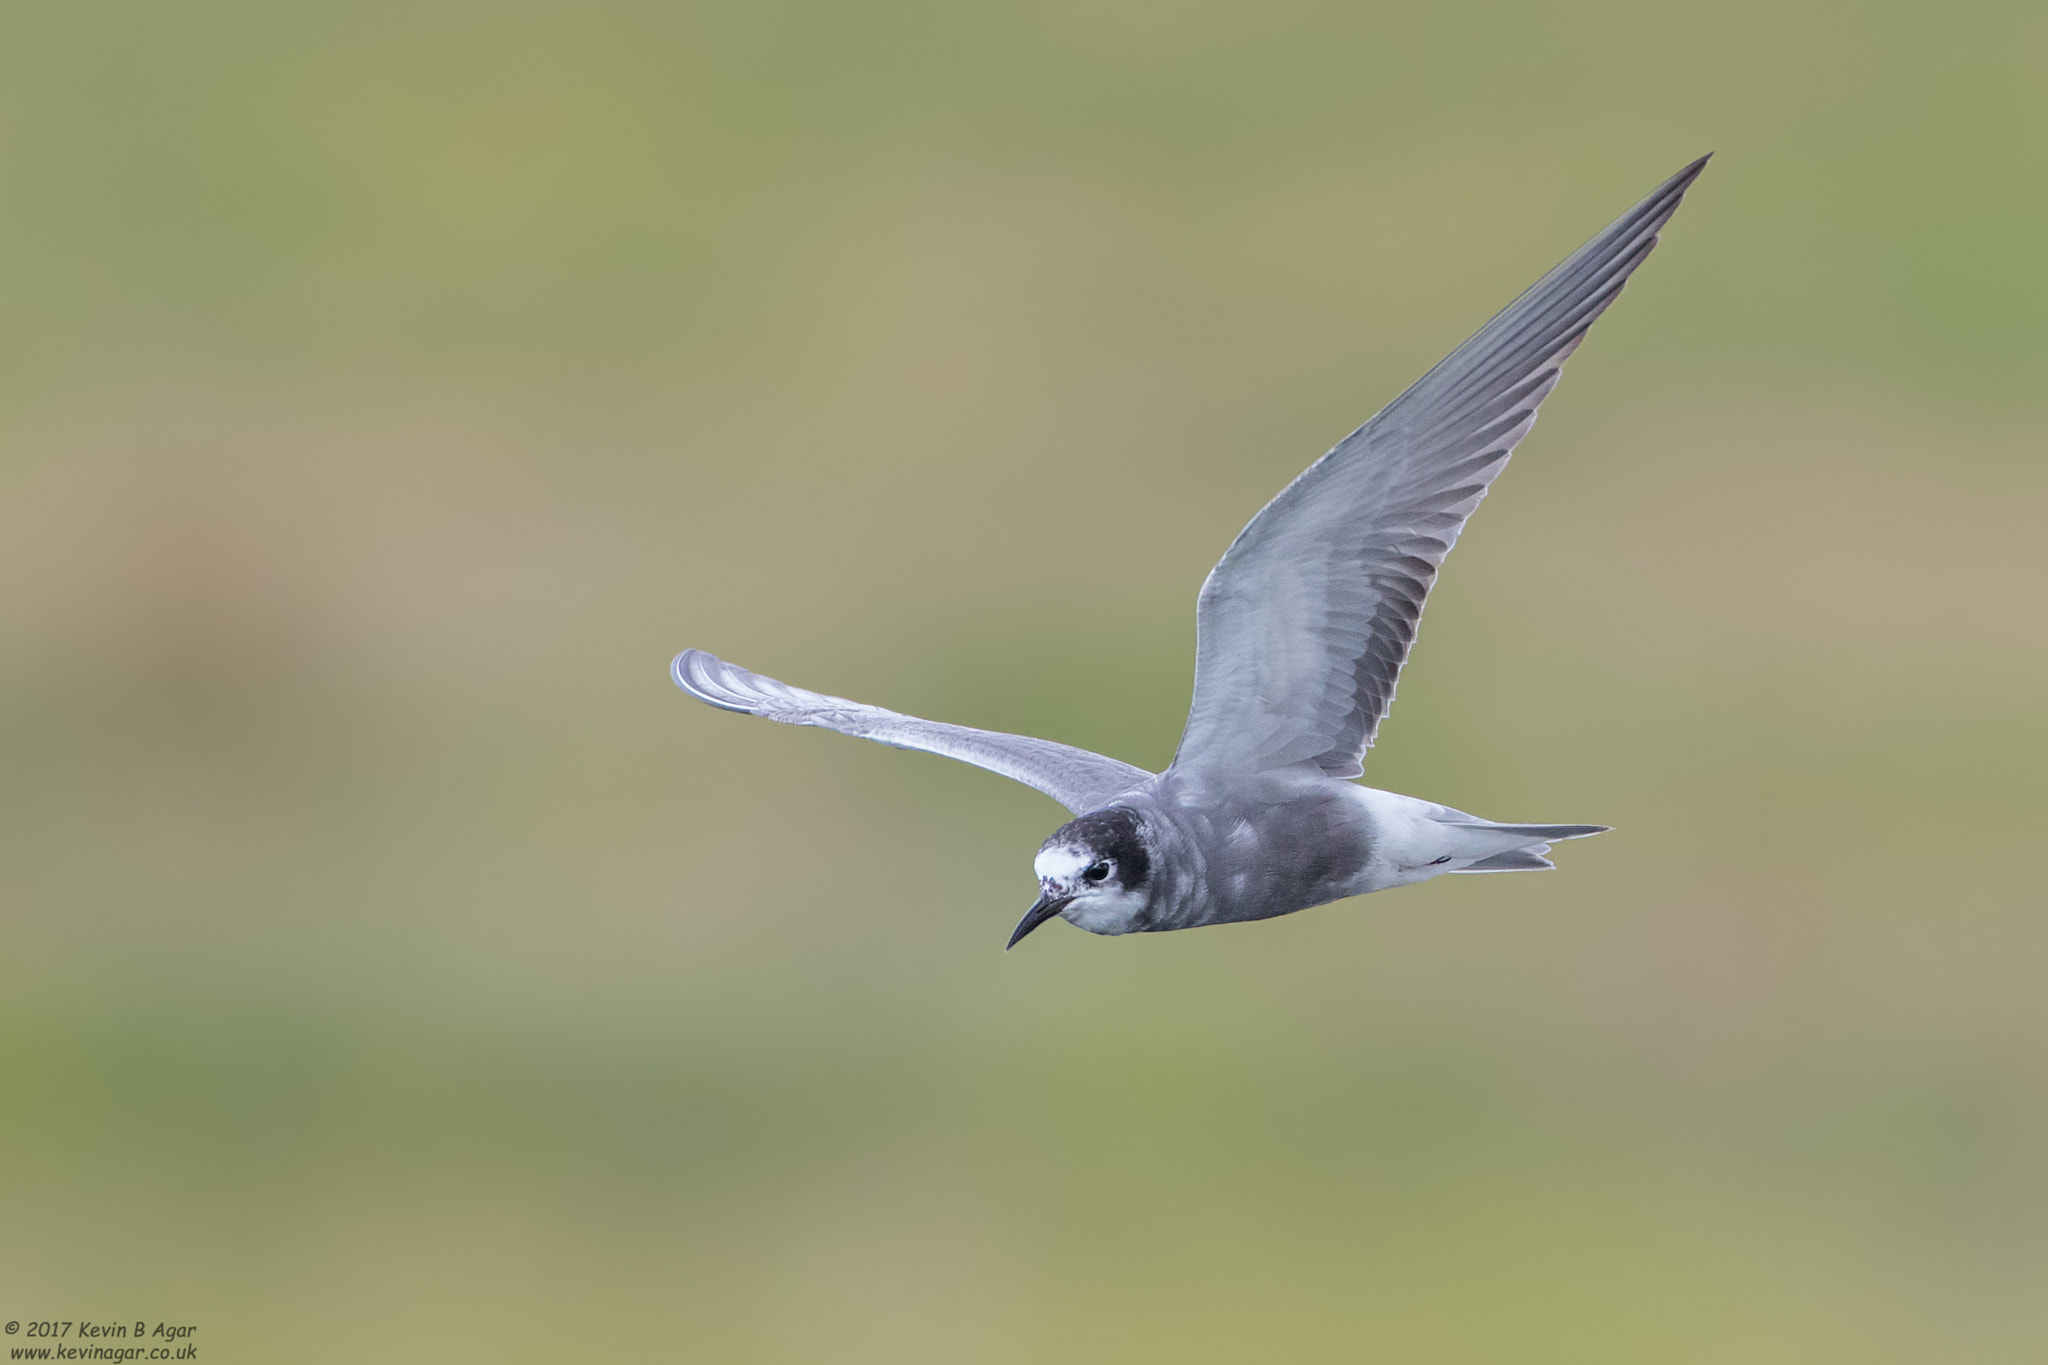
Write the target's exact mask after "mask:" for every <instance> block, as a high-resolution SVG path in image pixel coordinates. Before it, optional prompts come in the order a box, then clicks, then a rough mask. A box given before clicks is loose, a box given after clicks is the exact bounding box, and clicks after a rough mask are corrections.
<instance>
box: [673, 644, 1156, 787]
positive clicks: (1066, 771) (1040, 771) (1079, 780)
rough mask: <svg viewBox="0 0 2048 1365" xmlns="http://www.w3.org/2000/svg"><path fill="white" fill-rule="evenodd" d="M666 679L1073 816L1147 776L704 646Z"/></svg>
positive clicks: (711, 700) (706, 697)
mask: <svg viewBox="0 0 2048 1365" xmlns="http://www.w3.org/2000/svg"><path fill="white" fill-rule="evenodd" d="M669 675H670V676H671V677H673V678H674V679H675V684H676V686H677V687H680V688H682V689H683V691H685V692H687V693H689V694H690V695H691V696H693V697H695V698H696V699H697V700H699V701H701V702H706V703H708V704H710V705H712V706H716V707H719V708H720V709H722V710H726V711H739V712H741V713H743V714H746V715H750V716H760V717H761V718H762V719H764V720H774V721H780V722H782V723H783V724H784V725H815V726H819V727H821V728H823V729H827V730H837V731H838V732H839V733H841V734H843V735H853V736H855V737H856V738H859V739H872V740H874V741H876V742H877V743H880V744H887V745H889V746H891V747H892V748H897V749H918V750H922V751H923V752H925V753H928V754H943V755H944V756H945V757H947V758H957V759H959V760H960V761H961V762H963V763H972V764H974V765H975V766H976V767H978V768H986V769H988V770H989V771H990V772H992V773H1001V774H1002V775H1003V776H1004V777H1007V778H1011V779H1013V780H1015V781H1018V782H1022V783H1023V784H1024V785H1025V786H1027V787H1035V788H1037V789H1038V790H1039V791H1042V792H1044V793H1045V794H1046V795H1047V796H1050V797H1051V798H1052V799H1053V800H1055V801H1057V802H1059V803H1060V804H1061V805H1063V806H1065V807H1066V808H1067V809H1068V810H1071V811H1073V812H1074V813H1075V814H1076V815H1081V814H1084V813H1086V812H1088V811H1091V810H1096V809H1099V808H1100V807H1102V806H1103V805H1106V804H1107V803H1108V801H1109V799H1110V798H1111V797H1113V796H1120V795H1122V794H1123V793H1124V792H1127V791H1129V790H1130V789H1131V788H1133V787H1135V786H1137V785H1138V784H1139V783H1141V782H1144V781H1147V780H1148V779H1150V778H1151V777H1152V774H1151V773H1148V772H1146V771H1145V770H1144V769H1143V768H1138V767H1134V766H1132V765H1131V764H1129V763H1124V762H1120V761H1119V760H1117V759H1114V758H1105V757H1104V756H1103V755H1101V754H1097V753H1090V752H1089V751H1088V750H1086V749H1077V748H1074V747H1073V746H1072V745H1070V744H1055V743H1054V742H1053V741H1051V740H1049V739H1032V738H1031V737H1029V736H1028V735H1006V734H1003V733H1002V732H1001V731H997V730H975V729H971V728H969V727H968V726H965V725H946V724H943V723H941V722H939V721H933V720H919V719H918V718H917V717H915V716H905V715H899V714H898V713H896V712H894V711H885V710H883V709H882V708H881V707H879V706H866V705H863V704H862V703H860V702H857V701H848V700H846V699H845V698H844V697H828V696H826V695H824V694H823V693H821V692H807V691H805V690H804V689H803V688H801V687H791V686H790V685H789V684H788V683H785V682H777V681H776V680H775V679H773V678H764V677H762V676H761V675H760V674H758V673H750V672H748V671H747V670H746V669H744V668H741V667H740V666H739V665H737V664H729V663H727V662H726V661H725V660H723V659H720V658H717V657H715V656H713V655H710V654H706V653H705V652H704V651H703V650H701V649H686V650H684V651H683V652H682V653H680V654H678V655H676V657H675V661H674V662H673V663H672V664H670V665H669Z"/></svg>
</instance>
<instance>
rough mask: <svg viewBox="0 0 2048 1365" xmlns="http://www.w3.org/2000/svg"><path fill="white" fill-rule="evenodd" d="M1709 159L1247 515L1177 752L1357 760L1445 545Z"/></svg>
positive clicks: (1221, 579) (1227, 563) (1320, 763)
mask: <svg viewBox="0 0 2048 1365" xmlns="http://www.w3.org/2000/svg"><path fill="white" fill-rule="evenodd" d="M1706 161H1707V159H1706V158H1705V157H1701V158H1700V159H1699V160H1698V161H1695V162H1693V163H1692V165H1690V166H1687V167H1686V168H1685V169H1684V170H1682V171H1680V172H1679V173H1678V174H1677V175H1674V176H1673V177H1671V179H1669V180H1667V181H1665V182H1664V184H1663V185H1661V186H1660V187H1658V189H1657V191H1656V192H1655V193H1654V194H1652V195H1651V196H1650V197H1649V198H1647V199H1645V200H1644V201H1643V202H1642V203H1640V204H1638V205H1636V206H1635V207H1634V208H1633V209H1630V210H1629V211H1628V212H1627V213H1625V214H1623V215H1622V216H1621V218H1619V219H1618V220H1616V221H1615V222H1614V224H1613V225H1611V226H1610V227H1609V228H1608V229H1607V230H1606V231H1605V232H1602V233H1601V234H1600V235H1599V236H1597V237H1595V238H1594V239H1593V240H1592V241H1590V242H1588V243H1586V244H1585V245H1584V246H1582V247H1580V248H1579V249H1578V250H1577V251H1576V252H1574V253H1572V255H1571V256H1570V257H1569V258H1568V259H1567V260H1566V261H1565V262H1564V264H1562V265H1560V266H1558V267H1557V268H1556V269H1555V270H1553V271H1551V272H1550V273H1549V274H1548V275H1545V276H1544V277H1543V278H1542V279H1541V280H1539V281H1537V282H1536V284H1535V285H1534V286H1533V287H1532V288H1530V289H1529V291H1528V292H1527V293H1525V294H1523V295H1522V296H1521V297H1520V298H1518V299H1516V300H1515V301H1514V302H1513V303H1512V304H1509V305H1508V307H1507V308H1506V309H1505V310H1503V311H1502V312H1501V313H1500V315H1499V316H1497V317H1495V318H1494V319H1493V321H1491V322H1489V323H1487V324H1486V326H1484V327H1482V328H1480V329H1479V331H1478V332H1477V333H1476V334H1474V335H1473V337H1472V338H1471V339H1470V340H1469V341H1467V342H1466V343H1465V344H1464V345H1462V346H1460V347H1459V348H1458V349H1457V350H1455V351H1453V352H1451V354H1450V355H1449V356H1448V357H1447V358H1446V359H1444V360H1443V361H1442V362H1441V363H1440V364H1438V365H1437V367H1436V368H1435V369H1433V370H1431V371H1430V372H1429V373H1428V374H1426V375H1424V376H1423V377H1422V378H1421V379H1420V380H1418V381H1417V382H1416V384H1415V386H1414V387H1413V388H1410V389H1409V390H1408V391H1407V392H1406V393H1404V394H1402V395H1401V396H1400V397H1399V398H1397V399H1395V400H1394V401H1393V402H1392V403H1390V404H1388V405H1387V407H1386V408H1384V409H1382V410H1381V411H1380V413H1379V414H1378V415H1377V416H1375V417H1374V418H1373V419H1372V420H1371V421H1369V422H1367V423H1366V424H1365V425H1364V426H1362V427H1360V428H1359V429H1358V430H1357V431H1354V432H1352V433H1351V434H1350V435H1349V436H1347V437H1345V438H1344V439H1343V440H1342V441H1340V442H1339V443H1338V444H1337V446H1336V448H1335V449H1333V450H1331V451H1330V452H1329V454H1327V455H1325V456H1323V457H1322V458H1321V459H1320V460H1317V461H1316V462H1315V463H1314V464H1312V465H1310V466H1309V467H1308V468H1307V469H1306V470H1304V471H1303V472H1302V474H1301V475H1300V476H1299V477H1298V478H1296V479H1295V480H1294V482H1293V483H1290V484H1289V485H1287V487H1286V488H1284V489H1282V490H1281V492H1280V495H1279V496H1278V497H1276V498H1274V499H1273V501H1272V502H1270V503H1268V504H1266V507H1265V508H1264V510H1262V511H1261V512H1260V513H1259V514H1258V515H1257V516H1255V517H1253V518H1252V520H1251V524H1250V525H1248V526H1246V527H1245V528H1244V530H1243V531H1242V532H1240V533H1239V535H1238V537H1237V540H1236V541H1235V542H1234V543H1233V544H1232V545H1231V547H1230V549H1229V550H1228V551H1226V552H1225V553H1224V556H1223V558H1222V560H1220V561H1219V562H1218V563H1217V565H1216V567H1215V568H1214V569H1213V570H1211V571H1210V574H1209V577H1208V580H1207V581H1206V582H1205V583H1204V584H1203V585H1202V595H1201V598H1200V601H1199V603H1198V605H1197V608H1196V616H1195V625H1196V649H1195V696H1194V704H1193V706H1192V707H1190V709H1189V712H1188V725H1187V730H1186V732H1185V733H1183V735H1182V736H1181V742H1180V752H1179V753H1178V754H1177V755H1175V757H1174V766H1175V767H1176V768H1181V769H1183V770H1186V769H1190V768H1199V769H1214V770H1219V771H1263V770H1268V769H1273V768H1283V767H1289V766H1295V765H1299V766H1305V767H1308V768H1311V769H1315V770H1318V771H1321V772H1323V773H1325V774H1327V775H1329V776H1331V777H1357V776H1358V775H1359V773H1360V772H1362V771H1363V762H1364V758H1365V751H1366V750H1367V749H1368V748H1370V747H1371V746H1372V742H1373V736H1374V734H1375V732H1376V731H1377V730H1378V729H1379V723H1380V720H1381V719H1382V718H1383V717H1384V716H1385V715H1386V713H1387V708H1388V707H1389V706H1390V705H1391V704H1392V703H1393V700H1394V681H1395V679H1396V678H1397V677H1398V676H1399V675H1400V672H1401V665H1402V664H1403V663H1405V662H1406V661H1407V659H1408V650H1409V647H1410V646H1411V645H1412V644H1413V643H1414V641H1415V628H1416V623H1417V622H1418V621H1419V620H1420V619H1421V616H1422V602H1423V599H1424V598H1425V597H1426V596H1427V595H1428V593H1429V589H1430V585H1431V584H1432V583H1434V582H1435V581H1436V574H1437V569H1438V567H1439V566H1441V565H1442V563H1443V560H1444V556H1445V555H1447V554H1449V553H1450V550H1451V546H1452V545H1453V544H1454V543H1456V541H1457V539H1458V532H1459V531H1460V530H1462V529H1463V528H1464V525H1465V520H1466V518H1468V517H1470V516H1471V515H1472V511H1473V509H1474V508H1476V507H1478V506H1479V500H1480V499H1481V498H1483V497H1485V496H1486V489H1487V486H1488V485H1489V484H1491V483H1492V482H1493V480H1494V476H1496V475H1497V474H1499V473H1500V471H1501V469H1502V468H1503V467H1505V466H1506V464H1507V461H1508V455H1509V453H1510V452H1511V451H1513V450H1514V448H1515V444H1516V443H1517V442H1518V441H1520V440H1521V439H1522V438H1523V437H1524V436H1526V435H1528V433H1529V428H1530V427H1531V426H1533V425H1535V422H1536V407H1537V405H1538V404H1539V403H1541V402H1542V401H1543V399H1544V397H1545V396H1546V395H1547V394H1549V392H1550V390H1551V389H1552V388H1553V387H1554V386H1555V385H1556V383H1557V376H1558V367H1559V366H1560V365H1562V364H1563V363H1564V360H1565V357H1567V356H1569V355H1570V354H1571V353H1572V350H1573V348H1575V347H1576V346H1577V345H1578V344H1579V341H1580V339H1581V338H1582V337H1583V336H1584V335H1585V333H1586V329H1587V328H1588V327H1590V326H1591V325H1592V323H1593V319H1595V318H1597V317H1599V316H1600V314H1601V312H1602V311H1603V310H1604V309H1605V308H1606V307H1607V305H1608V304H1610V303H1612V302H1613V301H1614V296H1615V295H1616V294H1618V293H1620V292H1621V287H1622V285H1623V284H1624V283H1626V282H1627V280H1628V277H1629V274H1630V272H1631V271H1633V270H1634V269H1635V268H1636V267H1637V266H1639V265H1641V264H1642V263H1643V258H1644V257H1646V256H1647V255H1649V254H1650V248H1651V247H1653V246H1655V245H1656V244H1657V232H1658V229H1660V228H1662V227H1663V226H1664V223H1665V222H1666V220H1668V219H1669V218H1670V217H1671V215H1672V214H1673V213H1674V212H1676V211H1677V209H1678V204H1679V200H1680V199H1682V198H1683V197H1684V195H1685V191H1686V188H1687V187H1688V186H1689V185H1691V184H1692V182H1693V180H1694V178H1695V177H1696V176H1698V175H1699V173H1700V171H1701V169H1702V168H1703V167H1704V166H1705V165H1706Z"/></svg>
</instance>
